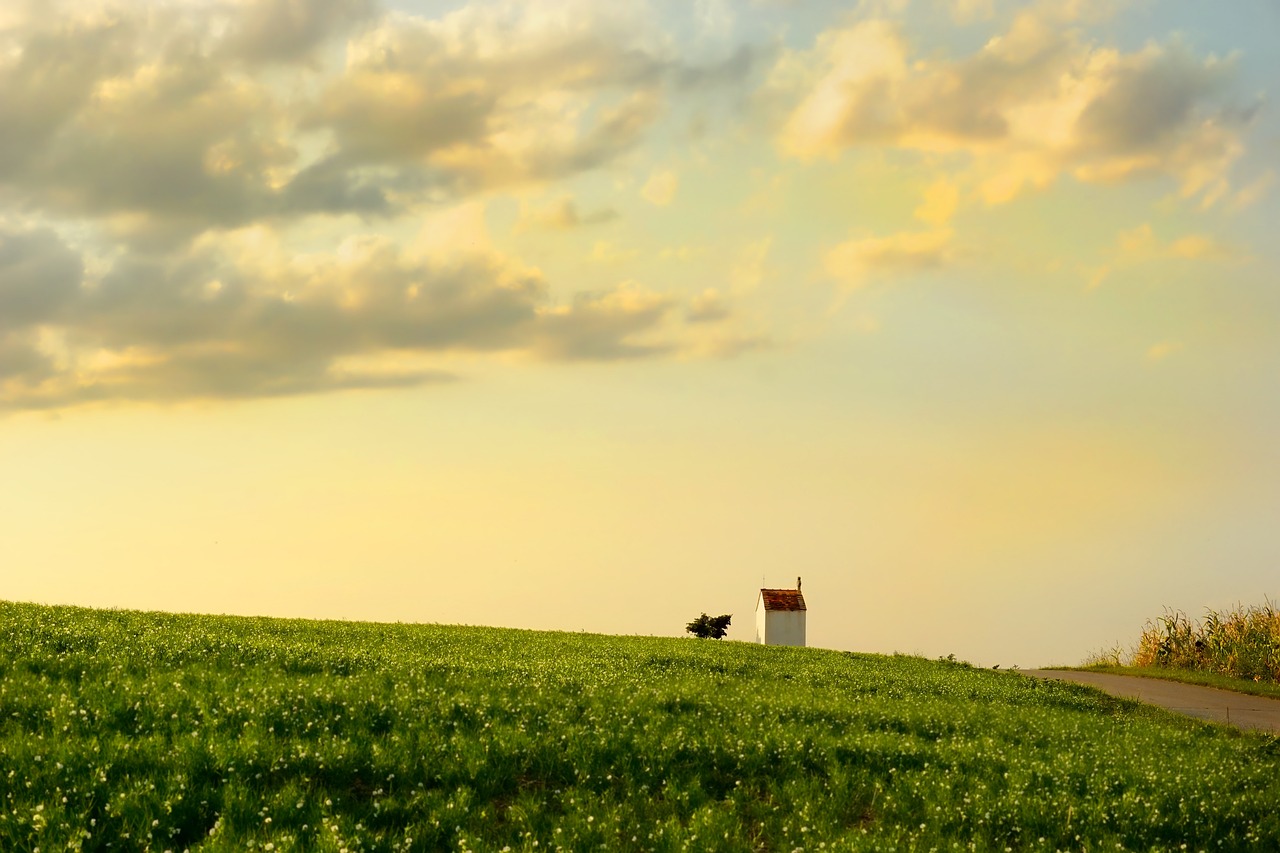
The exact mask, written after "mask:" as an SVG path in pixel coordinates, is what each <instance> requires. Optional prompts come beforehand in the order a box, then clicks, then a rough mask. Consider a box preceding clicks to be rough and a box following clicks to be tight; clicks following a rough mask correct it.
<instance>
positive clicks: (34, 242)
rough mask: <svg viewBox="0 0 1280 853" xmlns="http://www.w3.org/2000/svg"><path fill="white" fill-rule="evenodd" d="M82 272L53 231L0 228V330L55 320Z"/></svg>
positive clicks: (74, 294) (76, 258)
mask: <svg viewBox="0 0 1280 853" xmlns="http://www.w3.org/2000/svg"><path fill="white" fill-rule="evenodd" d="M83 273H84V270H83V267H82V265H81V263H80V258H79V256H78V255H76V254H75V253H74V252H72V251H71V250H70V249H68V248H67V247H66V246H65V245H64V244H63V242H62V241H61V240H60V239H59V238H58V236H57V235H56V234H55V233H53V232H52V231H50V230H48V229H41V230H35V231H17V232H9V233H5V232H3V231H0V333H3V332H5V331H6V330H13V329H23V328H31V327H35V326H38V325H40V324H42V323H46V322H51V321H54V320H56V319H57V318H58V317H59V315H60V314H61V313H62V312H63V311H64V310H65V309H66V308H67V306H68V305H70V304H71V303H72V302H74V301H75V299H76V298H77V295H78V293H79V290H80V282H81V278H82V276H83Z"/></svg>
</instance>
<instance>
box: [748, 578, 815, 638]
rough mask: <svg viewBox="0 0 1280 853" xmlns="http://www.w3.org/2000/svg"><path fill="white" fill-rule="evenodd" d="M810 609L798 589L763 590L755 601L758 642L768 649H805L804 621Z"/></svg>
mask: <svg viewBox="0 0 1280 853" xmlns="http://www.w3.org/2000/svg"><path fill="white" fill-rule="evenodd" d="M807 611H808V608H807V607H805V606H804V596H803V595H801V594H800V578H796V588H795V589H762V590H760V597H759V598H757V599H756V642H757V643H762V644H764V645H766V646H803V645H804V617H805V613H806V612H807Z"/></svg>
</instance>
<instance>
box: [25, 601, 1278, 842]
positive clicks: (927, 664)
mask: <svg viewBox="0 0 1280 853" xmlns="http://www.w3.org/2000/svg"><path fill="white" fill-rule="evenodd" d="M1277 803H1280V745H1278V744H1277V741H1276V739H1274V738H1268V737H1265V736H1262V735H1258V734H1244V733H1240V732H1237V731H1234V730H1231V729H1227V728H1223V727H1219V726H1214V725H1210V724H1206V723H1200V722H1196V721H1193V720H1189V719H1182V718H1177V717H1174V716H1172V715H1169V714H1166V713H1164V712H1160V711H1156V710H1152V709H1147V708H1143V707H1140V706H1138V705H1136V704H1134V703H1131V702H1127V701H1123V700H1117V699H1111V698H1108V697H1105V696H1103V695H1101V694H1098V693H1094V692H1091V691H1087V690H1085V689H1083V688H1079V687H1075V686H1072V685H1068V684H1063V683H1056V682H1055V683H1049V682H1037V681H1034V680H1031V679H1028V678H1025V677H1023V676H1020V675H1017V674H1015V673H1005V672H993V671H990V670H978V669H974V668H971V667H968V666H966V665H963V664H957V663H951V662H947V661H928V660H924V659H920V658H912V657H904V656H895V657H883V656H874V655H859V654H851V653H842V652H833V651H822V650H817V649H786V648H764V647H759V646H754V645H748V644H745V643H725V642H714V641H701V640H696V639H692V638H682V639H663V638H640V637H611V636H600V635H590V634H566V633H544V632H531V631H517V630H507V629H493V628H460V627H445V626H434V625H380V624H367V623H347V622H312V621H298V620H272V619H249V618H233V617H206V616H178V615H165V614H155V613H138V612H127V611H97V610H85V609H76V608H67V607H44V606H36V605H27V604H10V603H0V849H3V850H6V851H35V850H40V851H55V850H129V851H135V850H152V851H164V850H172V851H179V850H202V851H221V850H272V851H289V850H316V851H344V850H345V851H374V850H379V851H380V850H386V851H394V850H442V849H447V850H504V849H510V850H525V851H543V850H557V849H563V850H593V849H595V850H599V849H606V850H770V851H773V850H796V849H804V850H824V849H838V850H863V849H865V850H930V849H937V850H952V849H959V850H1166V849H1174V850H1176V849H1181V846H1182V845H1184V844H1185V845H1186V849H1194V850H1248V849H1257V850H1274V849H1277V848H1278V847H1280V813H1278V811H1277V808H1276V804H1277Z"/></svg>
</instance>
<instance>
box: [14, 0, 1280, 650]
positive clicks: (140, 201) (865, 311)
mask: <svg viewBox="0 0 1280 853" xmlns="http://www.w3.org/2000/svg"><path fill="white" fill-rule="evenodd" d="M51 6H52V7H55V8H51ZM1277 32H1280V12H1277V11H1276V7H1275V5H1274V4H1271V3H1267V2H1264V0H1251V1H1250V2H1245V1H1244V0H1242V2H1240V3H1238V4H1233V5H1232V6H1231V11H1230V14H1223V13H1222V12H1221V11H1220V10H1219V11H1218V12H1214V10H1212V9H1209V8H1208V7H1207V6H1205V4H1202V3H1199V2H1192V0H1182V2H1173V1H1172V0H1171V1H1170V2H1162V3H1149V2H1137V0H1134V2H1125V3H1100V2H1098V3H1095V2H1088V0H1081V2H1073V3H1062V2H1044V3H1010V2H1002V0H986V2H983V1H982V0H950V2H943V0H937V2H923V0H916V2H910V3H908V2H889V0H885V2H869V0H864V2H859V3H844V4H840V3H794V4H792V3H785V2H768V0H753V2H746V0H743V2H736V3H735V2H730V0H697V2H694V3H687V2H682V3H676V2H669V3H668V2H661V3H656V2H630V0H627V2H616V3H598V2H587V0H533V1H532V2H514V1H513V2H472V3H461V2H449V3H436V2H387V3H379V2H376V0H315V2H311V3H308V4H302V5H299V4H296V3H293V2H290V0H234V2H228V3H208V2H197V0H190V2H185V0H140V2H137V3H129V4H117V3H100V2H97V0H83V2H80V1H79V0H77V2H71V1H70V0H68V2H61V3H53V4H50V3H48V2H41V3H38V4H37V3H26V2H19V3H16V4H14V3H6V4H5V5H4V7H3V9H2V10H0V519H3V522H2V523H0V598H5V599H13V600H32V601H44V602H58V603H75V604H85V605H95V606H120V607H137V608H156V609H166V610H183V611H199V612H231V613H253V614H272V615H282V616H318V617H335V618H351V619H377V620H403V621H424V622H447V623H470V624H491V625H508V626H518V627H535V628H556V629H567V630H584V629H585V630H590V631H604V632H611V633H641V634H668V635H676V634H680V633H681V632H682V628H683V625H684V623H685V622H686V621H688V620H689V619H691V618H693V617H694V616H697V615H698V613H700V612H702V611H707V612H711V613H713V614H714V613H722V612H731V613H733V614H734V617H735V623H736V624H735V625H734V627H733V628H732V629H731V633H730V637H731V638H737V639H746V638H748V637H749V633H750V625H751V622H752V620H751V611H752V607H753V606H754V599H755V590H756V589H757V588H758V587H759V586H760V583H761V580H762V578H763V579H764V581H765V582H766V583H768V584H769V585H771V586H783V585H790V583H791V582H792V581H793V580H794V578H795V576H796V575H803V576H804V578H805V584H804V588H805V593H806V598H807V599H808V601H809V606H810V614H809V640H810V644H811V645H817V646H824V647H830V648H842V649H855V650H865V651H884V652H890V651H903V652H917V653H922V654H926V655H929V656H936V655H945V654H948V653H955V654H956V655H957V656H959V657H962V658H967V659H970V660H973V661H975V662H981V663H988V664H989V663H997V662H998V663H1003V664H1005V665H1015V664H1020V665H1023V666H1030V665H1037V664H1047V663H1074V662H1077V661H1078V660H1080V659H1081V658H1082V657H1083V656H1084V655H1085V654H1086V653H1088V652H1090V651H1093V650H1097V649H1100V648H1103V647H1110V646H1112V645H1114V644H1116V643H1117V642H1127V641H1128V640H1130V639H1131V638H1133V637H1134V636H1135V635H1136V631H1137V629H1138V628H1139V627H1140V626H1141V624H1142V622H1143V620H1145V619H1147V618H1148V617H1151V616H1155V615H1159V614H1160V612H1161V610H1162V608H1163V607H1165V606H1173V607H1180V608H1184V609H1187V610H1189V611H1191V612H1193V613H1199V612H1200V611H1201V610H1202V608H1203V607H1206V606H1212V607H1222V606H1227V605H1230V604H1232V603H1234V602H1236V601H1244V602H1260V601H1261V600H1262V599H1263V598H1264V597H1265V596H1271V597H1272V598H1277V597H1280V586H1277V565H1280V561H1278V560H1277V557H1280V524H1277V523H1276V519H1277V517H1280V485H1278V484H1280V443H1278V442H1277V441H1276V438H1275V437H1276V436H1277V435H1278V434H1280V335H1278V334H1277V329H1278V328H1280V326H1278V325H1277V324H1278V323H1280V286H1278V283H1280V274H1278V273H1280V250H1278V249H1277V247H1276V241H1275V226H1274V223H1275V222H1277V221H1280V198H1278V195H1277V192H1276V189H1277V188H1276V183H1277V181H1276V173H1277V170H1280V119H1277V117H1276V115H1275V110H1274V106H1273V104H1272V103H1271V100H1272V99H1273V98H1274V95H1275V93H1276V92H1277V90H1280V62H1278V61H1277V59H1276V58H1275V51H1274V49H1273V47H1274V40H1275V36H1276V34H1277Z"/></svg>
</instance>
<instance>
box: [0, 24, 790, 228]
mask: <svg viewBox="0 0 1280 853" xmlns="http://www.w3.org/2000/svg"><path fill="white" fill-rule="evenodd" d="M58 9H59V11H58V13H57V14H52V13H47V10H46V13H44V14H35V13H27V12H23V13H21V14H17V15H15V16H14V17H13V19H12V20H11V21H10V22H9V24H8V25H7V28H6V29H5V30H4V31H0V116H3V117H4V118H3V129H2V130H0V193H3V194H4V197H5V199H6V200H7V201H11V202H12V203H15V204H19V205H21V207H22V208H23V209H24V210H27V211H32V212H34V213H38V214H40V215H44V216H47V217H50V218H55V219H58V218H60V219H82V220H91V221H92V222H93V224H94V226H95V227H96V228H97V229H99V230H100V232H101V234H102V235H103V236H104V237H106V238H107V239H111V240H118V241H123V242H126V243H128V244H130V245H132V246H135V247H140V248H148V249H151V250H156V249H164V248H166V247H174V246H177V245H180V244H182V243H183V242H185V241H188V240H191V239H194V238H195V237H197V236H198V235H199V234H201V233H203V232H206V231H210V230H234V229H237V228H241V227H244V226H246V225H249V224H253V223H258V222H273V223H280V222H287V221H298V220H301V219H303V218H306V217H314V216H347V215H354V216H357V217H361V218H373V217H378V218H387V217H396V216H401V215H404V214H406V213H409V212H411V211H413V210H415V209H420V208H421V207H423V206H429V205H436V204H440V203H442V202H443V203H448V202H451V201H456V200H458V199H460V198H464V197H468V196H474V195H476V194H478V193H482V192H486V191H489V190H493V189H495V188H503V187H511V186H516V185H524V184H537V183H540V182H546V181H552V180H557V179H560V178H565V177H568V176H572V175H574V174H577V173H580V172H584V171H588V170H592V169H597V168H600V167H602V166H606V165H608V164H610V163H612V162H613V161H615V160H616V159H618V158H619V157H621V156H624V155H626V154H628V153H629V152H631V151H634V150H635V149H636V148H637V147H638V146H639V145H640V144H641V143H642V142H643V141H644V139H645V138H646V135H647V134H648V133H649V131H650V130H651V129H652V128H653V127H654V125H655V124H656V123H658V122H659V121H660V120H661V119H662V118H663V116H664V115H665V112H666V109H667V103H668V100H669V99H670V98H671V97H672V96H673V95H674V94H677V93H678V94H679V95H680V96H681V97H683V98H685V99H697V98H703V97H712V96H713V94H714V93H717V92H721V91H728V90H731V89H732V88H734V87H737V88H742V87H745V86H746V85H748V82H747V81H748V80H749V79H750V77H751V74H752V70H753V69H754V68H756V67H757V66H758V65H759V64H760V63H761V62H762V61H764V60H765V59H766V58H767V52H765V51H760V50H757V49H753V48H749V47H744V48H742V49H740V50H736V51H734V52H733V53H731V54H730V55H729V56H728V57H727V58H724V59H720V60H717V61H716V62H712V63H710V64H705V63H701V64H700V63H694V62H687V61H685V60H684V59H682V58H681V57H680V56H679V55H678V53H677V51H676V50H675V49H674V48H673V46H672V44H671V42H670V40H669V39H667V38H665V37H663V36H662V33H661V31H660V30H659V29H658V28H657V26H656V24H655V23H654V22H653V21H652V20H650V19H649V18H650V13H649V12H648V11H645V10H644V9H643V7H641V6H634V5H631V4H595V3H575V4H572V5H569V4H566V3H563V2H553V1H552V0H538V2H522V3H516V2H494V3H480V4H469V5H467V6H464V7H462V8H459V9H456V10H454V11H451V12H449V13H447V14H444V15H442V16H440V17H437V18H428V17H422V16H415V15H408V14H402V13H390V12H383V11H381V10H380V9H379V8H378V6H377V4H376V3H375V2H374V0H314V2H300V0H219V2H208V3H206V2H200V3H190V4H170V3H167V2H151V3H141V2H140V3H137V4H123V5H116V6H112V7H110V8H107V7H106V6H105V5H104V6H103V8H102V9H98V8H97V6H96V5H93V4H85V5H78V4H68V5H67V6H65V7H58ZM326 46H328V47H331V48H333V51H334V53H333V54H325V53H323V49H324V48H326ZM344 49H345V62H335V61H334V60H335V59H336V58H337V56H336V54H337V51H339V50H344ZM263 65H269V66H270V67H269V68H263V67H262V66H263Z"/></svg>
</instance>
